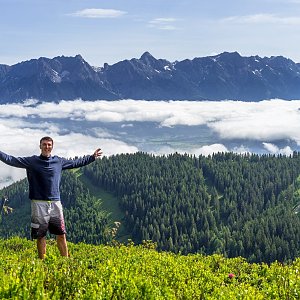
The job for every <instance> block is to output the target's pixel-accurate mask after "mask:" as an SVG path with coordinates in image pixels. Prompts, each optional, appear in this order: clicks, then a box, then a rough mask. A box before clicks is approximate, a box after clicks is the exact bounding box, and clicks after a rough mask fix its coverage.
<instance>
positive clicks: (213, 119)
mask: <svg viewBox="0 0 300 300" xmlns="http://www.w3.org/2000/svg"><path fill="white" fill-rule="evenodd" d="M49 119H51V120H52V121H51V122H49ZM55 119H57V120H59V122H58V123H55V122H53V120H55ZM64 120H65V121H66V122H67V121H70V120H71V121H73V122H78V123H79V124H80V122H93V124H95V123H97V122H99V123H120V124H123V126H124V127H125V126H131V122H155V123H157V124H159V126H161V127H174V126H177V125H183V126H199V125H205V126H207V127H208V128H209V129H210V130H211V131H212V132H214V134H216V135H217V136H218V137H219V138H220V139H221V140H236V139H238V140H255V141H259V142H261V144H262V145H263V147H264V148H265V150H266V151H267V152H269V153H272V154H279V153H282V154H285V155H290V154H291V153H292V152H293V150H295V149H292V148H291V147H290V146H285V147H283V148H279V147H278V146H276V145H275V144H274V143H272V141H275V140H287V141H292V142H294V143H295V144H296V145H298V146H300V100H294V101H284V100H280V99H272V100H266V101H260V102H241V101H201V102H199V101H143V100H139V101H137V100H120V101H102V100H99V101H83V100H74V101H64V100H62V101H60V102H58V103H53V102H50V103H49V102H38V101H35V100H28V101H25V102H24V103H14V104H2V105H0V133H1V143H0V150H1V151H3V152H5V153H8V154H11V155H14V156H30V155H33V154H39V151H40V150H39V140H40V138H41V137H42V136H45V135H49V136H51V137H53V138H54V150H53V154H56V155H60V156H65V157H74V156H81V155H85V154H90V153H93V151H94V150H95V149H96V148H98V147H101V148H102V150H103V152H104V155H107V156H109V155H113V154H118V153H134V152H137V151H139V150H140V149H139V148H138V146H136V145H133V144H130V143H128V142H125V141H124V140H122V139H120V136H118V137H116V136H114V135H112V134H111V132H108V131H107V130H106V129H101V126H100V127H99V128H98V129H97V130H96V132H94V134H93V135H89V134H86V132H82V133H80V132H78V131H77V132H72V131H71V132H70V131H68V132H67V133H66V131H65V130H64V128H63V126H62V125H61V124H63V121H64ZM229 150H230V151H232V149H228V148H227V147H226V146H225V145H224V144H222V143H214V142H212V143H210V144H208V145H203V146H201V147H199V148H197V149H191V150H190V152H191V154H196V155H200V154H203V155H208V154H211V153H213V152H218V151H223V152H224V151H229ZM170 151H177V149H174V148H172V149H171V148H166V147H162V148H161V149H160V150H159V151H157V154H162V153H164V154H167V152H170ZM187 151H188V149H185V152H187ZM247 151H248V149H247V148H244V147H243V146H241V147H239V148H238V149H236V152H247ZM178 152H181V151H178ZM24 176H25V171H24V170H20V169H16V168H12V167H9V166H6V165H4V164H3V163H1V164H0V182H1V181H2V186H3V185H6V184H7V183H8V182H11V181H15V180H18V179H21V178H23V177H24ZM7 178H8V179H7ZM6 180H8V181H6ZM0 187H1V184H0Z"/></svg>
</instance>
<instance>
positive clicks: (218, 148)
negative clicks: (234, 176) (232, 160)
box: [192, 144, 229, 156]
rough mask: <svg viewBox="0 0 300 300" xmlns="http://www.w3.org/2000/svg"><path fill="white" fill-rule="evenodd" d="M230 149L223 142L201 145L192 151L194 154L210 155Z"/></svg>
mask: <svg viewBox="0 0 300 300" xmlns="http://www.w3.org/2000/svg"><path fill="white" fill-rule="evenodd" d="M228 151H229V150H228V149H227V148H226V147H225V146H224V145H222V144H212V145H206V146H203V147H200V148H198V149H196V150H193V151H192V154H195V155H196V156H198V155H204V156H208V155H211V154H213V153H218V152H228Z"/></svg>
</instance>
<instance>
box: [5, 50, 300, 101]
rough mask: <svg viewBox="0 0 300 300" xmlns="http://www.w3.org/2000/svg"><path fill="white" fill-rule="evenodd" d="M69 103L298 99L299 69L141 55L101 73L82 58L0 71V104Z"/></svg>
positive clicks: (228, 58)
mask: <svg viewBox="0 0 300 300" xmlns="http://www.w3.org/2000/svg"><path fill="white" fill-rule="evenodd" d="M28 98H35V99H38V100H42V101H59V100H61V99H65V100H72V99H76V98H81V99H83V100H98V99H103V100H116V99H128V98H130V99H145V100H226V99H232V100H242V101H259V100H263V99H272V98H281V99H286V100H292V99H300V64H298V63H295V62H293V61H292V60H290V59H288V58H285V57H282V56H276V57H274V56H272V57H270V58H268V57H264V58H261V57H259V56H251V57H242V56H241V55H240V54H239V53H237V52H233V53H228V52H224V53H221V54H219V55H215V56H208V57H199V58H194V59H192V60H189V59H185V60H183V61H176V62H169V61H167V60H165V59H156V58H154V57H153V56H152V55H151V54H150V53H149V52H145V53H144V54H143V55H142V56H141V57H140V58H139V59H136V58H133V59H130V60H123V61H120V62H117V63H116V64H113V65H108V64H104V66H103V67H102V68H95V67H92V66H90V65H89V64H88V63H87V62H86V61H85V60H84V59H83V58H82V57H81V56H80V55H76V56H75V57H64V56H60V57H55V58H53V59H49V58H44V57H41V58H39V59H32V60H29V61H25V62H21V63H18V64H15V65H12V66H7V65H0V103H9V102H16V101H23V100H25V99H28Z"/></svg>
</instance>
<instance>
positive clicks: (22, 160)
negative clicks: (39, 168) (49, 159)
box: [0, 151, 29, 169]
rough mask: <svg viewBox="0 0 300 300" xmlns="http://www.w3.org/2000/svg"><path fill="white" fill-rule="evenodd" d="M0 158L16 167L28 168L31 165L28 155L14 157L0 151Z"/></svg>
mask: <svg viewBox="0 0 300 300" xmlns="http://www.w3.org/2000/svg"><path fill="white" fill-rule="evenodd" d="M0 160H1V161H2V162H4V163H5V164H7V165H9V166H12V167H16V168H24V169H25V168H27V167H28V166H29V162H28V159H27V158H26V157H14V156H12V155H8V154H6V153H4V152H2V151H0Z"/></svg>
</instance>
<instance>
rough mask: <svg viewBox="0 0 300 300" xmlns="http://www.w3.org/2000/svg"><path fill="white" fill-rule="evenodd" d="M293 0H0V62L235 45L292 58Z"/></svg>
mask: <svg viewBox="0 0 300 300" xmlns="http://www.w3.org/2000/svg"><path fill="white" fill-rule="evenodd" d="M299 39H300V0H233V1H224V0H209V1H206V0H204V1H201V0H143V1H141V0H110V1H107V0H105V1H104V0H97V1H91V0H80V1H79V0H67V1H62V0H51V1H50V0H49V1H48V0H0V41H1V48H0V64H8V65H13V64H16V63H18V62H21V61H24V60H29V59H32V58H39V57H41V56H43V57H48V58H53V57H55V56H61V55H64V56H75V55H76V54H81V55H82V56H83V58H84V59H85V60H86V61H87V62H88V63H90V64H91V65H93V66H99V67H100V66H103V63H108V64H114V63H116V62H118V61H120V60H124V59H131V58H134V57H135V58H139V57H140V56H141V55H142V54H143V53H144V52H145V51H149V52H150V53H151V54H152V55H153V56H154V57H156V58H164V59H167V60H169V61H175V60H183V59H185V58H189V59H193V58H195V57H202V56H209V55H215V54H219V53H221V52H224V51H229V52H233V51H237V52H239V53H240V54H241V55H242V56H252V55H259V56H262V57H264V56H268V57H269V56H272V55H274V56H276V55H282V56H285V57H288V58H290V59H292V60H294V61H295V62H300V51H299Z"/></svg>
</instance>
